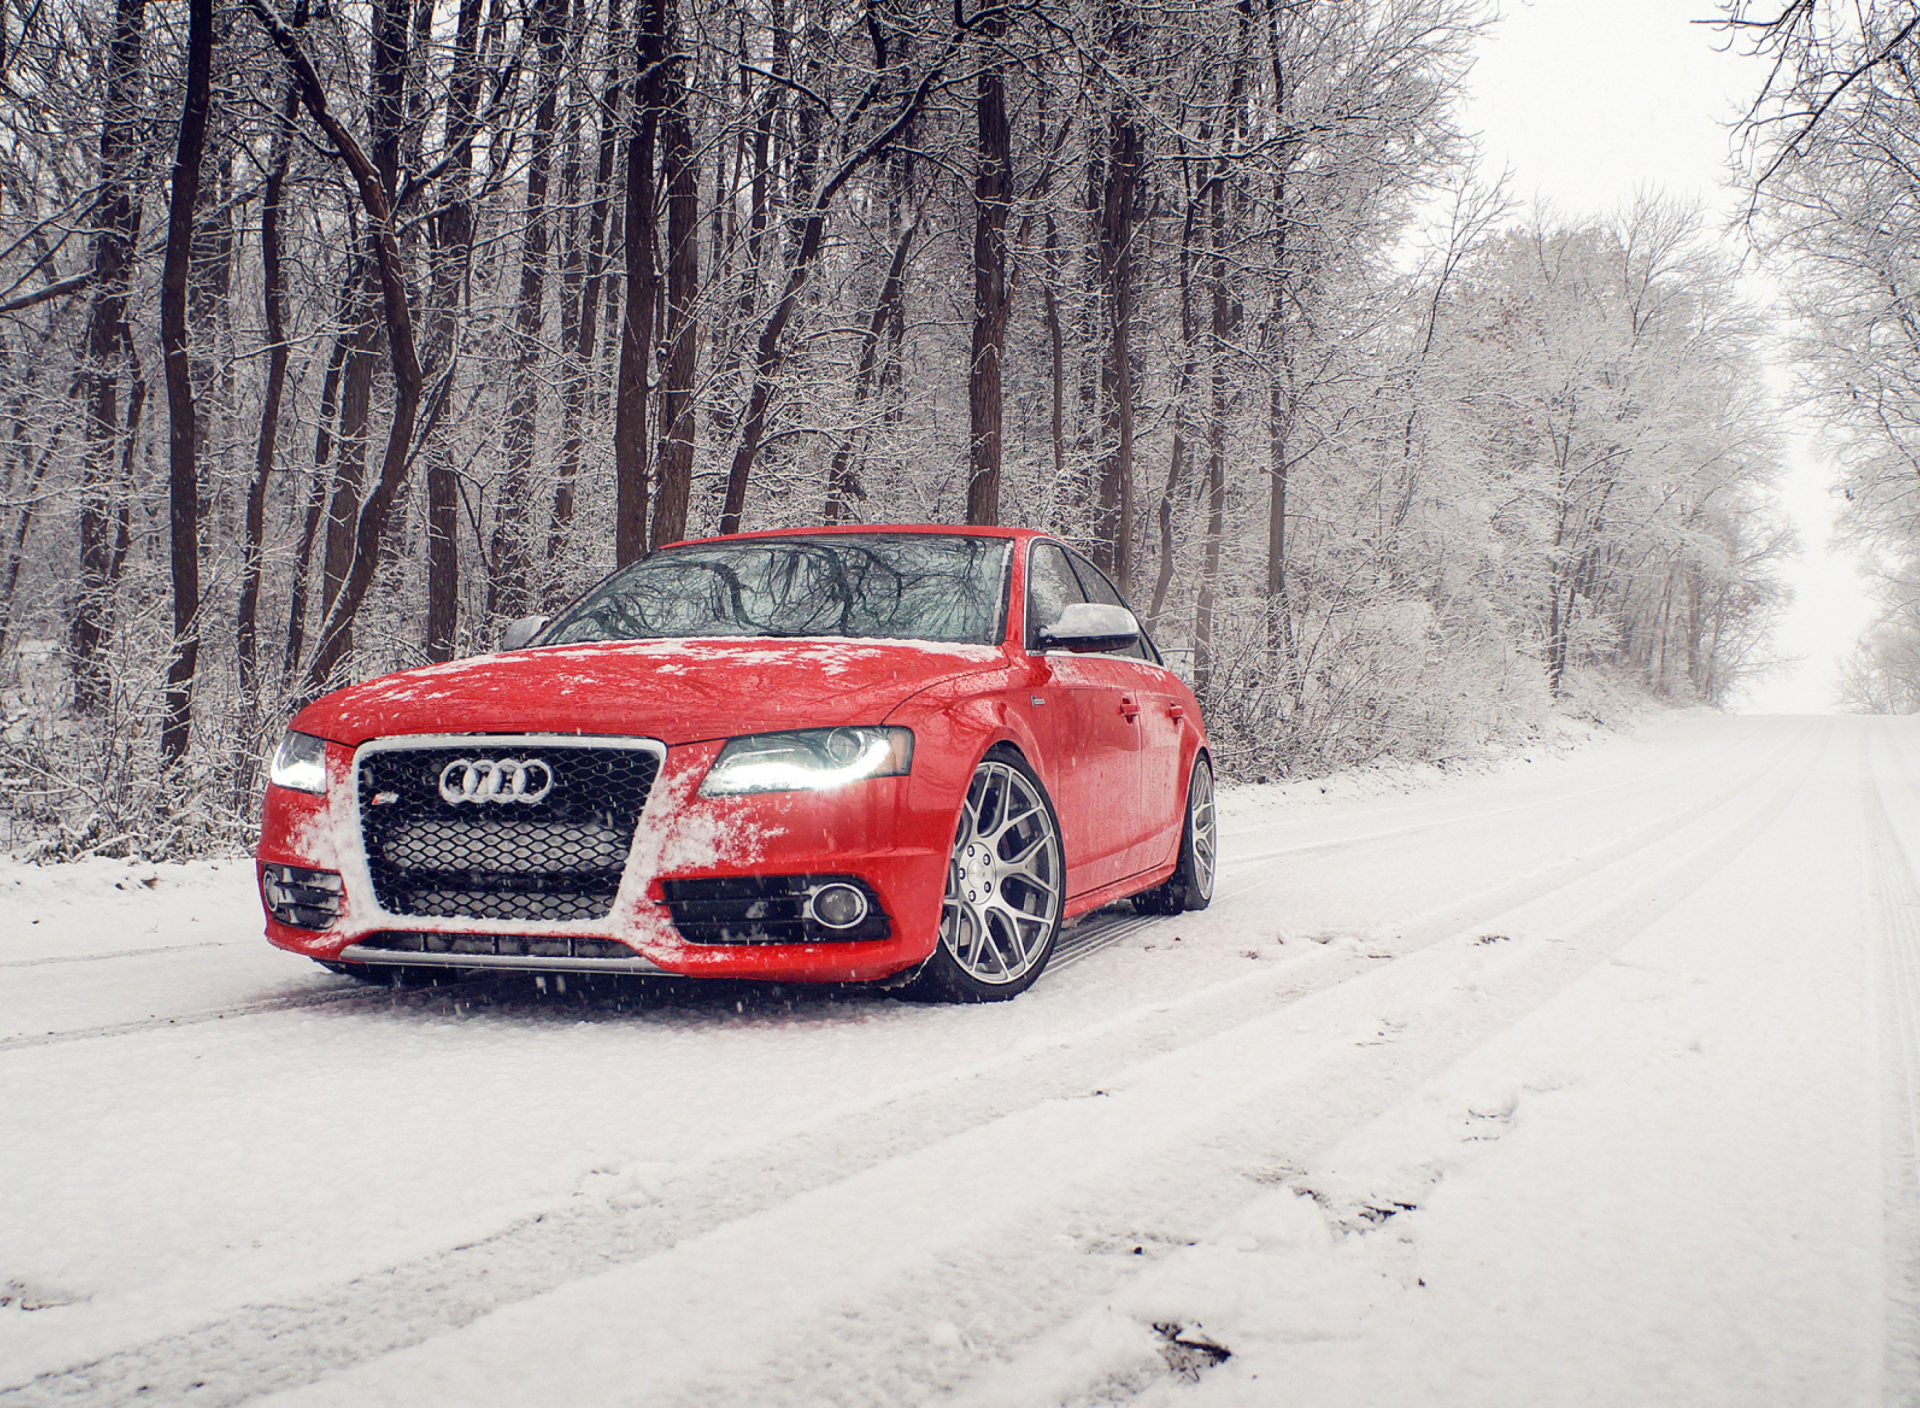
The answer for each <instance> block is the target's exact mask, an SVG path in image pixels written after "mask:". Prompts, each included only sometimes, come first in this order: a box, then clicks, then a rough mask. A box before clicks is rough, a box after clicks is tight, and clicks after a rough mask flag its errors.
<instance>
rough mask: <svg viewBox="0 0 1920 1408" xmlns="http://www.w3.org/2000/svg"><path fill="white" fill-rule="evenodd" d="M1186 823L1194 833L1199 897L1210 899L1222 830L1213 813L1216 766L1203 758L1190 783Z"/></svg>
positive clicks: (1196, 882) (1194, 864)
mask: <svg viewBox="0 0 1920 1408" xmlns="http://www.w3.org/2000/svg"><path fill="white" fill-rule="evenodd" d="M1187 826H1188V829H1189V833H1190V834H1191V835H1192V837H1193V885H1194V888H1195V889H1196V890H1198V891H1199V895H1198V898H1199V899H1201V900H1202V901H1205V900H1210V899H1212V898H1213V872H1214V865H1215V863H1216V861H1217V860H1218V857H1219V852H1220V833H1219V826H1218V823H1217V822H1216V821H1215V819H1214V814H1213V769H1212V768H1210V767H1208V766H1207V764H1206V762H1205V760H1204V759H1203V760H1201V761H1200V762H1199V763H1197V764H1195V766H1194V769H1193V781H1192V782H1191V783H1189V784H1188V785H1187Z"/></svg>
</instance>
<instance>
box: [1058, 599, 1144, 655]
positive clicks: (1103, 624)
mask: <svg viewBox="0 0 1920 1408" xmlns="http://www.w3.org/2000/svg"><path fill="white" fill-rule="evenodd" d="M1139 639H1140V623H1139V622H1138V621H1136V620H1134V618H1133V613H1132V612H1131V611H1129V610H1127V608H1126V607H1124V606H1108V605H1105V604H1103V603H1101V602H1097V601H1076V602H1075V603H1074V604H1073V605H1072V606H1069V607H1068V608H1067V609H1066V610H1065V611H1062V612H1061V613H1060V619H1059V620H1058V621H1055V622H1054V623H1053V624H1052V625H1051V626H1048V627H1046V628H1045V629H1043V630H1042V631H1041V632H1040V647H1041V649H1043V650H1046V649H1051V648H1053V647H1058V648H1060V649H1062V650H1071V651H1073V652H1074V653H1075V654H1076V655H1090V654H1098V653H1099V652H1101V651H1105V650H1125V649H1126V648H1127V647H1128V646H1130V645H1132V644H1133V643H1134V642H1136V641H1137V640H1139Z"/></svg>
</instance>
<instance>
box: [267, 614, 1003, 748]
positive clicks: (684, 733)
mask: <svg viewBox="0 0 1920 1408" xmlns="http://www.w3.org/2000/svg"><path fill="white" fill-rule="evenodd" d="M1005 663H1006V657H1005V655H1003V654H1002V652H1001V651H1000V650H998V649H997V648H995V647H992V646H979V645H941V644H931V643H926V642H920V641H881V640H844V639H805V640H781V639H771V640H769V639H747V640H741V639H722V640H665V641H626V642H605V643H597V644H592V645H558V646H543V647H539V648H537V649H533V650H516V651H510V652H507V653H504V654H500V655H482V656H478V657H476V658H474V659H471V660H458V661H454V662H452V663H450V664H446V665H427V666H424V667H422V668H420V669H417V670H403V671H401V672H400V673H399V674H394V675H384V676H382V677H381V678H379V679H375V680H368V681H367V682H366V683H365V684H358V685H353V686H350V687H349V688H347V689H342V690H338V691H336V692H334V693H332V694H329V695H327V696H325V697H324V698H322V699H318V700H315V701H314V702H313V703H312V704H310V705H308V706H307V707H306V708H305V709H303V710H301V711H300V713H299V714H298V715H297V716H296V717H295V718H294V720H293V724H292V726H293V727H294V728H296V729H298V730H299V731H300V732H302V733H311V734H315V735H318V736H319V737H321V738H326V739H330V740H332V741H333V742H335V743H343V744H346V745H348V746H350V747H358V746H359V745H360V744H362V743H364V742H366V741H367V740H368V739H370V738H386V737H393V736H396V735H410V734H441V733H584V734H615V735H631V736H637V737H647V738H657V739H659V740H661V741H662V742H664V743H670V744H671V743H691V742H695V741H697V740H699V739H705V738H721V737H727V736H730V735H737V734H743V733H760V732H768V731H773V730H777V729H791V728H814V727H828V726H832V725H836V724H863V723H869V724H870V723H877V722H879V721H880V720H881V719H883V718H884V717H885V716H886V715H887V714H888V713H889V712H890V711H891V710H892V709H893V708H895V707H896V706H897V705H898V704H899V703H900V702H901V701H902V700H904V699H906V698H907V697H908V696H910V695H913V694H917V693H918V692H919V691H921V690H923V689H926V688H927V687H928V686H930V685H934V684H938V683H939V682H940V681H942V680H947V679H952V678H954V677H956V676H959V675H966V674H972V673H975V672H977V671H981V670H987V669H992V668H995V667H997V666H1001V665H1004V664H1005Z"/></svg>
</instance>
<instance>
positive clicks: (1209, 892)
mask: <svg viewBox="0 0 1920 1408" xmlns="http://www.w3.org/2000/svg"><path fill="white" fill-rule="evenodd" d="M1219 856H1220V834H1219V827H1218V823H1217V822H1216V820H1215V817H1214V808H1213V767H1212V765H1211V764H1209V763H1208V762H1207V760H1206V756H1205V755H1204V754H1203V755H1201V756H1200V757H1197V758H1195V759H1194V760H1193V773H1192V775H1191V776H1190V777H1189V778H1188V779H1187V819H1186V823H1185V825H1183V826H1182V827H1181V828H1180V859H1179V861H1178V863H1176V864H1175V866H1174V867H1173V874H1172V875H1170V876H1168V877H1167V879H1166V880H1165V881H1164V882H1163V883H1162V884H1159V885H1156V886H1155V887H1154V888H1153V889H1151V890H1146V891H1143V892H1141V893H1140V894H1137V895H1135V896H1134V897H1133V907H1134V908H1135V909H1137V910H1139V911H1140V912H1141V913H1142V914H1184V913H1186V912H1187V911H1188V910H1195V909H1205V908H1206V907H1207V906H1208V905H1209V904H1211V903H1212V902H1213V878H1214V874H1215V871H1216V869H1217V868H1218V861H1219Z"/></svg>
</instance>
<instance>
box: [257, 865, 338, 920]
mask: <svg viewBox="0 0 1920 1408" xmlns="http://www.w3.org/2000/svg"><path fill="white" fill-rule="evenodd" d="M260 894H261V896H262V898H264V899H265V900H266V902H267V913H269V914H271V915H272V916H273V917H274V918H275V919H278V920H279V921H280V922H281V923H282V924H290V925H292V926H293V927H294V928H296V929H324V928H326V927H327V926H328V925H330V924H332V923H333V921H334V920H336V919H338V918H339V917H340V876H339V874H338V873H337V872H335V871H332V870H306V869H303V868H302V867H300V866H297V865H263V866H261V867H260Z"/></svg>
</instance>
